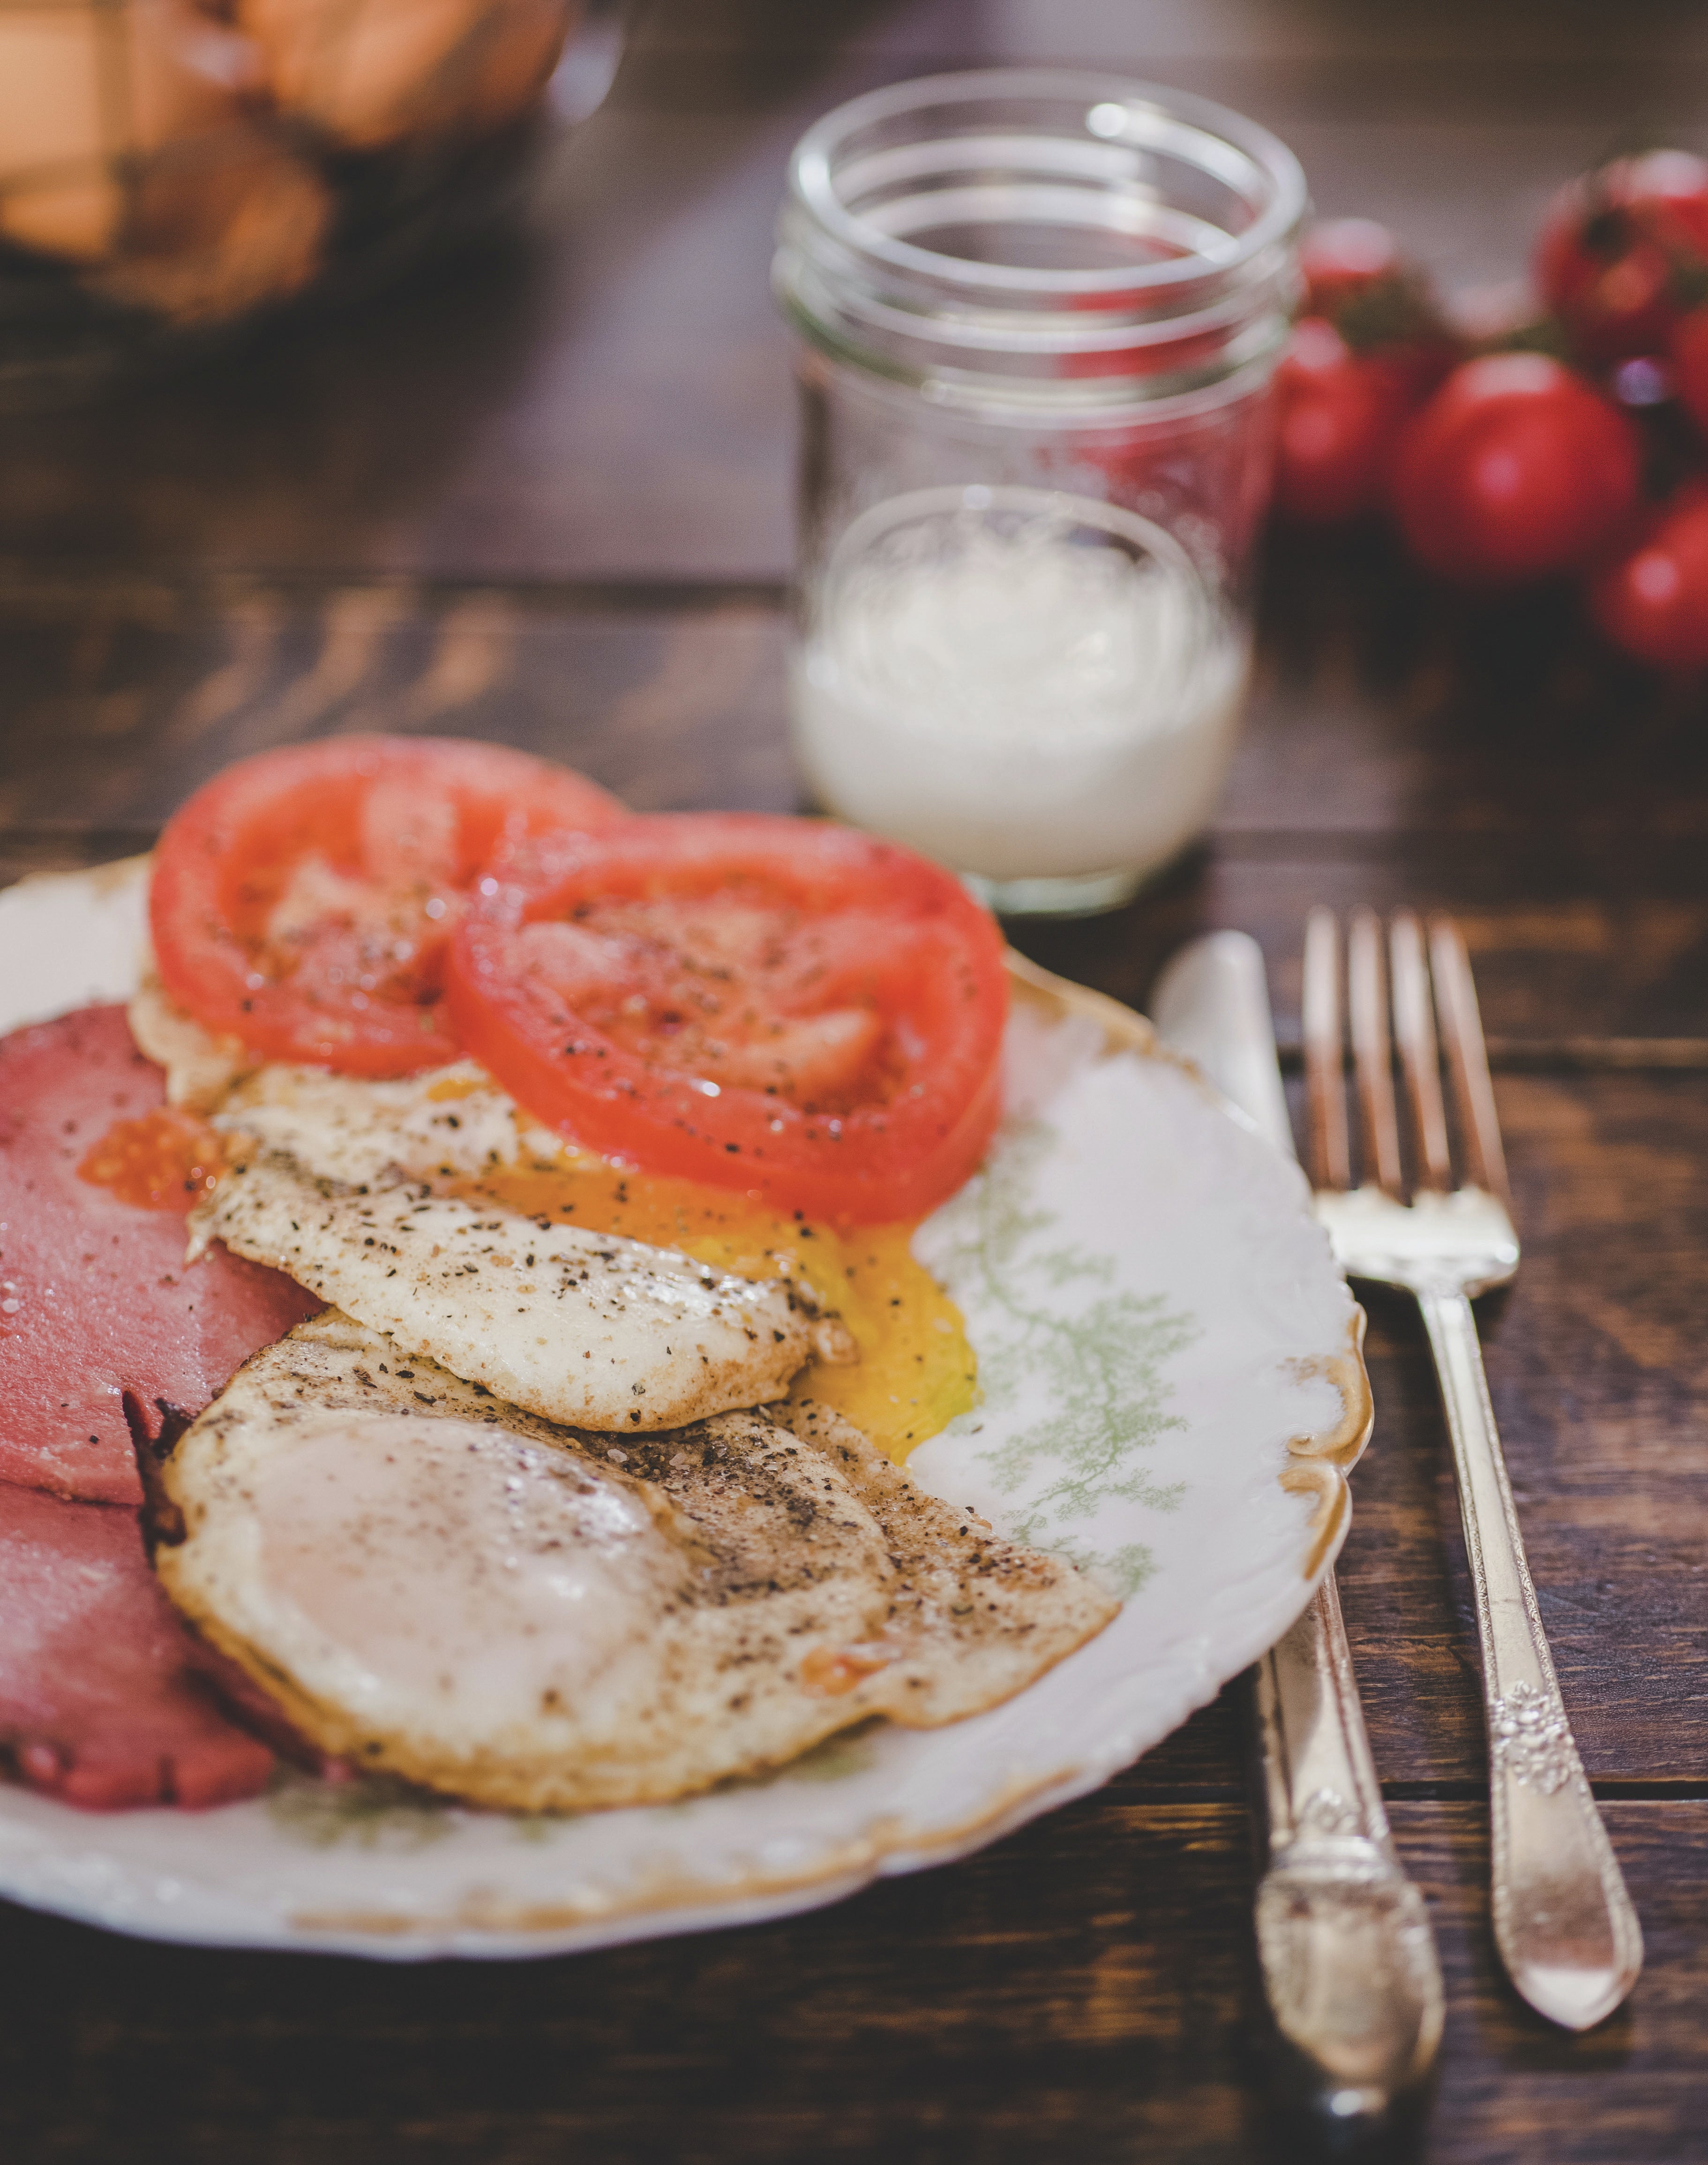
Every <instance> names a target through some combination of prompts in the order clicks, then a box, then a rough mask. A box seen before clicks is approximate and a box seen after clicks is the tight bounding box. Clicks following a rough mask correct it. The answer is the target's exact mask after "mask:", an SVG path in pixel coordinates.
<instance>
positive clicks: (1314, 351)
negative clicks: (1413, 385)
mask: <svg viewBox="0 0 1708 2165" xmlns="http://www.w3.org/2000/svg"><path fill="white" fill-rule="evenodd" d="M1278 392H1279V398H1280V412H1279V415H1278V418H1277V421H1276V429H1275V496H1274V502H1275V509H1276V510H1277V512H1278V513H1279V514H1280V516H1281V517H1282V518H1284V519H1293V520H1295V522H1296V523H1298V524H1301V525H1306V526H1332V525H1337V524H1340V523H1341V522H1342V521H1343V520H1346V519H1356V518H1358V517H1359V515H1360V514H1362V513H1364V512H1368V511H1373V510H1374V509H1375V508H1376V507H1377V505H1378V504H1380V503H1381V502H1382V501H1383V499H1384V497H1385V493H1386V489H1387V483H1388V471H1389V467H1390V464H1391V462H1392V458H1393V451H1394V444H1395V439H1396V438H1397V436H1398V435H1399V433H1400V429H1401V424H1403V423H1404V421H1405V419H1406V414H1407V413H1408V412H1409V411H1410V409H1411V403H1412V402H1411V398H1409V397H1408V395H1407V387H1406V381H1405V377H1404V376H1403V374H1402V373H1401V371H1400V370H1398V369H1396V368H1392V367H1390V366H1387V365H1386V364H1385V362H1383V361H1380V360H1378V359H1375V358H1374V357H1369V356H1364V355H1359V354H1355V353H1353V352H1352V351H1351V350H1349V349H1348V346H1347V345H1346V342H1345V341H1344V340H1343V339H1342V337H1341V335H1340V334H1339V332H1338V331H1337V330H1336V329H1334V326H1333V325H1332V324H1327V323H1324V322H1323V321H1322V319H1321V318H1320V317H1316V316H1307V317H1306V318H1305V319H1304V321H1303V322H1302V323H1300V324H1295V327H1294V330H1293V339H1292V344H1291V345H1290V348H1289V349H1288V352H1287V357H1286V359H1285V361H1283V362H1282V363H1281V366H1280V371H1278Z"/></svg>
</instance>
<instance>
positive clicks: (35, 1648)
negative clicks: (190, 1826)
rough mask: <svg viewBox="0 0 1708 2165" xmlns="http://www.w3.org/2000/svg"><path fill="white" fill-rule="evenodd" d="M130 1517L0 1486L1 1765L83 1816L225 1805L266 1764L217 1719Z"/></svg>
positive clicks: (256, 1785) (255, 1786)
mask: <svg viewBox="0 0 1708 2165" xmlns="http://www.w3.org/2000/svg"><path fill="white" fill-rule="evenodd" d="M200 1662H201V1650H200V1649H199V1648H197V1646H196V1645H195V1644H194V1642H193V1641H192V1639H191V1637H190V1635H189V1633H188V1632H187V1631H186V1630H185V1629H184V1626H183V1624H182V1623H181V1620H179V1618H178V1616H177V1615H176V1613H175V1612H174V1610H173V1609H172V1607H171V1604H170V1603H169V1602H168V1601H166V1599H165V1598H164V1597H163V1595H162V1594H161V1592H160V1588H159V1587H158V1586H157V1585H156V1584H155V1580H154V1577H153V1575H152V1573H151V1572H150V1570H149V1567H148V1564H147V1562H146V1561H145V1557H144V1555H143V1546H142V1537H141V1535H140V1533H139V1530H138V1527H137V1517H136V1513H135V1512H134V1511H133V1510H129V1509H125V1507H124V1506H123V1505H122V1504H75V1503H69V1502H67V1501H66V1499H63V1498H61V1497H58V1496H49V1495H45V1494H43V1493H41V1492H40V1491H39V1490H38V1489H31V1488H18V1487H16V1486H15V1485H13V1484H11V1483H0V1766H3V1767H4V1769H5V1771H6V1773H8V1774H10V1775H12V1776H13V1778H16V1779H18V1780H21V1781H23V1782H24V1783H28V1784H29V1786H30V1787H31V1788H38V1789H43V1790H45V1791H47V1792H48V1793H49V1794H50V1795H54V1796H56V1797H60V1798H61V1799H64V1800H65V1801H66V1803H68V1804H81V1805H84V1806H86V1807H88V1808H91V1809H114V1808H117V1807H118V1806H122V1805H127V1804H185V1805H192V1806H202V1805H208V1804H229V1803H231V1802H233V1801H234V1800H235V1799H238V1798H239V1797H250V1796H254V1795H255V1794H257V1793H258V1792H259V1791H260V1790H261V1789H264V1788H265V1787H266V1785H267V1782H268V1779H269V1778H270V1776H271V1773H272V1771H273V1755H272V1753H271V1751H268V1750H267V1748H266V1746H265V1745H263V1744H260V1743H258V1742H257V1741H255V1738H254V1737H253V1736H248V1735H246V1734H245V1733H244V1731H243V1730H241V1729H239V1728H237V1727H236V1726H234V1724H233V1723H231V1722H230V1721H229V1720H226V1718H225V1715H224V1714H223V1712H222V1710H221V1709H220V1706H219V1704H218V1701H217V1699H216V1698H215V1697H214V1695H213V1693H212V1692H211V1691H210V1689H209V1688H208V1684H207V1683H206V1681H205V1678H204V1675H203V1673H202V1669H201V1667H200Z"/></svg>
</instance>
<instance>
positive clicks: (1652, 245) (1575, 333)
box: [1536, 150, 1708, 363]
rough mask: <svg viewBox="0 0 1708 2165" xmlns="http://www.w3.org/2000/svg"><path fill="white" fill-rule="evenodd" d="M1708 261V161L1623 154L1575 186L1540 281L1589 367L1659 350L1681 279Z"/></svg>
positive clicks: (1553, 232)
mask: <svg viewBox="0 0 1708 2165" xmlns="http://www.w3.org/2000/svg"><path fill="white" fill-rule="evenodd" d="M1692 261H1695V262H1708V159H1702V158H1699V157H1696V156H1695V155H1693V154H1692V153H1691V152H1690V151H1688V150H1651V151H1650V152H1648V154H1647V155H1645V156H1643V157H1641V158H1621V159H1618V160H1616V161H1615V162H1614V163H1613V164H1612V165H1611V166H1603V167H1602V168H1601V169H1600V171H1598V172H1594V173H1590V174H1586V175H1585V176H1584V177H1583V178H1582V179H1581V180H1577V181H1574V182H1572V183H1571V185H1570V186H1569V187H1567V188H1565V189H1563V191H1562V192H1561V193H1560V195H1559V196H1558V198H1556V200H1555V203H1554V208H1553V211H1552V213H1550V215H1549V218H1548V223H1547V224H1546V225H1545V226H1544V227H1543V229H1542V240H1541V242H1540V244H1539V245H1538V248H1537V259H1536V275H1537V283H1538V284H1539V285H1540V287H1541V288H1542V293H1543V295H1544V296H1545V297H1546V298H1547V300H1548V305H1549V306H1550V307H1551V308H1553V310H1554V311H1555V313H1557V314H1558V316H1559V317H1560V318H1561V319H1562V320H1563V323H1564V324H1565V325H1566V328H1567V329H1568V330H1569V332H1570V334H1571V335H1572V339H1573V341H1574V345H1576V347H1577V349H1578V350H1579V353H1580V354H1581V355H1582V356H1583V357H1584V360H1585V361H1593V362H1596V363H1601V362H1606V361H1621V360H1625V359H1627V357H1629V356H1632V355H1636V354H1654V353H1661V352H1663V351H1664V350H1666V344H1667V334H1668V333H1669V330H1670V329H1671V327H1672V324H1673V322H1674V318H1675V317H1676V315H1677V313H1678V305H1677V300H1676V289H1675V273H1676V271H1677V270H1678V268H1679V266H1680V265H1681V264H1684V265H1689V264H1690V263H1691V262H1692Z"/></svg>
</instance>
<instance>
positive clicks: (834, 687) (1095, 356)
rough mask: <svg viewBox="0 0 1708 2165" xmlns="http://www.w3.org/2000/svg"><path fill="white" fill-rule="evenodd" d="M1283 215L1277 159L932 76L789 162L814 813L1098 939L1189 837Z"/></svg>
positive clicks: (1224, 709) (1016, 92)
mask: <svg viewBox="0 0 1708 2165" xmlns="http://www.w3.org/2000/svg"><path fill="white" fill-rule="evenodd" d="M1305 210H1306V196H1305V186H1304V181H1303V177H1302V176H1301V173H1300V171H1299V167H1298V165H1297V163H1296V161H1295V160H1294V158H1293V157H1292V155H1291V154H1290V152H1289V151H1288V150H1286V149H1285V147H1284V146H1283V145H1281V144H1280V143H1278V142H1277V141H1276V140H1275V139H1274V137H1273V136H1272V135H1269V134H1266V133H1265V132H1264V130H1263V129H1260V128H1258V127H1256V126H1254V125H1253V124H1252V123H1251V122H1250V121H1248V120H1245V119H1242V118H1241V117H1240V116H1239V115H1238V113H1229V112H1227V111H1226V110H1225V109H1223V108H1221V107H1219V106H1214V105H1210V104H1206V103H1204V101H1202V100H1201V99H1196V98H1192V97H1185V96H1184V95H1183V94H1181V93H1180V92H1175V91H1171V90H1164V89H1161V88H1159V87H1157V86H1156V85H1154V84H1149V83H1142V82H1130V81H1127V79H1125V78H1122V77H1118V76H1107V75H1104V74H1101V73H1080V72H1075V71H1064V70H1058V69H993V70H989V71H983V72H980V73H977V74H970V75H954V76H933V77H928V78H927V79H925V80H923V81H921V82H904V83H899V84H896V85H894V86H893V87H891V88H889V89H887V90H881V91H875V92H872V93H871V94H870V96H868V97H860V98H856V99H854V101H853V102H852V103H849V104H848V105H844V106H841V107H838V109H837V110H836V111H835V112H833V113H828V114H827V115H826V116H825V118H824V119H822V120H821V121H819V122H818V123H817V124H816V125H815V126H814V127H813V128H812V129H809V130H808V131H807V134H806V135H805V136H804V137H803V138H802V139H801V142H800V144H799V145H797V146H796V151H795V155H794V158H793V160H792V161H791V166H790V182H789V195H788V198H787V200H786V203H785V205H784V208H783V211H782V214H781V217H780V222H779V227H778V247H777V254H776V258H775V265H774V266H773V283H774V286H775V291H776V294H777V298H778V300H779V303H780V306H781V307H782V308H783V311H784V313H785V314H786V316H787V317H788V318H789V319H790V321H791V323H792V324H793V325H794V327H795V329H796V334H797V343H796V351H797V359H798V368H799V377H800V383H801V421H802V425H801V495H800V511H801V519H800V532H799V541H798V547H797V558H796V570H797V574H798V584H799V590H800V617H799V631H798V636H797V639H796V647H795V651H794V656H793V660H792V665H791V672H792V692H791V712H792V716H793V727H794V735H795V743H796V751H797V755H798V757H799V761H800V764H801V771H802V774H803V777H804V779H805V780H806V782H807V784H808V785H809V786H810V788H812V790H813V792H814V793H816V794H817V798H818V799H819V801H820V802H821V803H822V804H823V805H824V807H825V808H826V809H828V810H829V811H832V812H834V813H836V814H839V815H840V816H841V817H842V818H843V819H850V820H853V821H854V822H855V823H856V824H859V825H861V826H864V827H868V828H871V829H873V830H875V831H876V832H878V833H880V834H885V835H893V836H894V837H896V839H897V840H901V841H905V842H907V843H909V844H911V845H912V846H913V847H915V848H917V849H919V850H922V851H925V852H927V853H928V854H929V855H931V856H936V857H938V858H939V859H941V860H942V861H943V862H944V863H947V864H949V865H952V866H954V867H955V868H956V869H957V870H958V871H959V872H962V873H963V874H964V875H965V876H966V877H967V878H968V879H969V880H970V882H972V883H973V884H974V885H975V887H976V888H979V889H980V892H982V893H984V894H985V895H986V896H987V897H988V898H990V900H991V902H992V903H994V904H995V906H996V908H998V909H1004V910H1008V911H1014V912H1021V911H1084V910H1091V909H1107V908H1110V907H1112V906H1113V905H1114V904H1116V903H1120V902H1122V901H1124V900H1126V899H1127V897H1128V896H1130V895H1131V894H1132V893H1133V892H1134V891H1135V889H1136V888H1138V886H1139V884H1140V883H1141V882H1143V880H1145V879H1146V878H1147V877H1149V876H1150V875H1151V874H1153V873H1154V872H1157V871H1158V870H1159V868H1160V867H1162V866H1164V864H1166V863H1167V862H1168V861H1169V858H1171V857H1173V856H1176V855H1178V854H1179V852H1180V851H1181V850H1183V849H1184V848H1185V847H1186V845H1188V844H1189V843H1190V841H1191V840H1193V839H1194V838H1195V837H1196V835H1200V834H1201V833H1202V831H1203V830H1204V828H1205V827H1206V824H1207V823H1208V822H1209V820H1210V819H1211V815H1212V814H1213V811H1214V809H1215V804H1216V801H1217V795H1218V793H1219V791H1220V789H1221V787H1222V781H1223V778H1224V777H1225V775H1226V772H1227V765H1228V761H1229V757H1230V755H1231V751H1232V743H1233V738H1234V734H1235V730H1236V728H1237V725H1238V715H1239V711H1240V707H1241V703H1242V701H1243V695H1244V690H1245V686H1246V682H1247V677H1248V654H1249V649H1250V606H1251V591H1252V569H1253V544H1254V540H1255V537H1256V535H1257V533H1258V530H1259V527H1260V525H1261V523H1262V519H1263V514H1264V506H1265V503H1266V500H1267V496H1268V491H1269V471H1270V466H1271V461H1272V440H1273V419H1274V394H1273V378H1274V368H1275V364H1276V362H1277V361H1278V360H1279V358H1280V355H1281V352H1282V350H1283V349H1284V346H1285V340H1286V337H1287V332H1288V328H1289V324H1290V319H1291V315H1292V313H1293V311H1294V309H1295V307H1296V305H1297V302H1298V298H1299V292H1300V279H1299V272H1298V261H1297V245H1296V244H1297V236H1298V231H1299V227H1300V224H1301V220H1302V219H1303V216H1304V213H1305Z"/></svg>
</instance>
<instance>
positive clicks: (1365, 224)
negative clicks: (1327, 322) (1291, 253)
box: [1299, 218, 1403, 318]
mask: <svg viewBox="0 0 1708 2165" xmlns="http://www.w3.org/2000/svg"><path fill="white" fill-rule="evenodd" d="M1402 267H1403V266H1402V259H1401V254H1400V244H1399V242H1398V241H1397V240H1395V238H1394V236H1393V234H1391V233H1390V232H1389V230H1388V229H1387V227H1386V226H1385V225H1378V224H1377V223H1376V221H1375V220H1374V219H1373V218H1331V219H1324V220H1323V222H1322V224H1320V225H1313V226H1312V227H1311V230H1310V232H1309V233H1307V234H1306V236H1305V239H1304V240H1303V241H1302V243H1301V245H1300V249H1299V268H1300V269H1301V271H1303V272H1304V274H1305V313H1306V314H1307V315H1311V316H1328V317H1331V318H1332V316H1333V314H1334V312H1335V310H1336V309H1337V308H1339V306H1340V305H1341V303H1342V302H1343V301H1346V300H1349V299H1350V298H1351V297H1352V296H1353V294H1354V293H1359V292H1363V291H1364V288H1365V287H1369V286H1374V285H1378V284H1380V282H1382V281H1383V280H1385V279H1388V278H1395V277H1399V276H1400V274H1401V269H1402Z"/></svg>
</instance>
